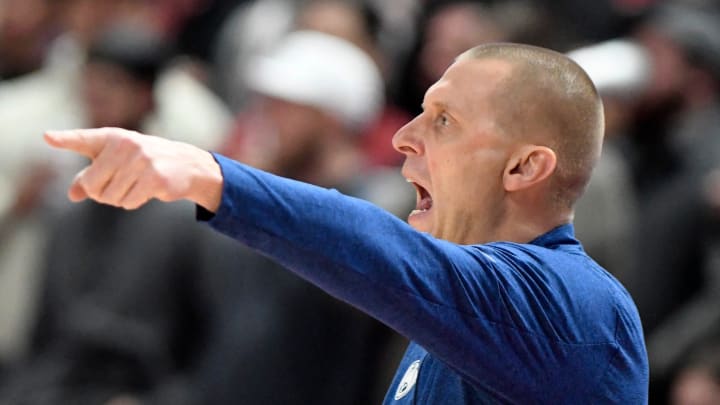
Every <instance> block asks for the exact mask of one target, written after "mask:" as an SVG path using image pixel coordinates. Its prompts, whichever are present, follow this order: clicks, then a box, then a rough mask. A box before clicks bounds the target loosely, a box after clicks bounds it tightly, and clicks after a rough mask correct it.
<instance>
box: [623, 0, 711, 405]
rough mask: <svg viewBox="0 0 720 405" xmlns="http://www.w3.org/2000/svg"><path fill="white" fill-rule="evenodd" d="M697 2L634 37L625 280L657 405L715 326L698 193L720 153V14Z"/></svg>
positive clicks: (661, 13)
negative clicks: (631, 249) (684, 358)
mask: <svg viewBox="0 0 720 405" xmlns="http://www.w3.org/2000/svg"><path fill="white" fill-rule="evenodd" d="M703 3H705V2H702V1H695V2H691V1H685V2H667V3H664V4H662V5H661V6H660V7H658V8H657V9H656V10H655V12H654V13H652V14H651V15H650V16H649V17H648V18H647V20H646V21H644V22H643V23H642V24H641V25H640V26H639V27H638V29H637V31H636V32H635V33H634V35H633V39H634V40H635V41H637V43H638V44H640V45H641V46H643V47H644V48H645V49H646V51H647V52H648V54H649V55H650V58H651V61H652V74H651V75H649V78H650V81H649V83H648V87H647V89H646V91H645V92H643V94H642V95H641V97H640V98H639V100H638V102H637V103H636V105H635V108H634V109H633V111H634V112H635V113H636V115H635V117H634V120H633V126H632V128H631V134H632V136H631V137H627V138H626V141H627V145H626V146H627V148H626V151H627V152H628V155H627V156H629V158H630V160H629V162H630V164H631V167H632V170H633V174H634V182H635V184H636V187H637V192H638V193H637V195H638V197H639V207H640V209H639V211H638V212H639V214H640V215H639V221H638V229H637V235H638V242H637V254H638V257H639V258H640V262H639V263H638V265H637V266H636V268H635V270H634V271H632V272H630V273H629V277H627V278H626V279H625V280H624V282H625V284H626V286H627V287H628V290H629V291H630V293H631V294H632V295H633V297H634V299H635V301H636V304H637V305H638V309H639V310H640V314H641V318H642V319H643V326H644V328H645V333H646V339H647V343H648V355H649V359H650V368H651V377H652V381H651V387H652V392H651V398H652V399H653V400H656V401H658V400H660V398H663V397H664V396H665V394H664V392H665V388H666V383H667V378H668V377H669V375H670V373H671V371H672V369H673V367H675V366H677V364H678V360H679V358H680V356H681V355H682V354H683V353H685V352H686V351H687V349H688V348H689V347H690V346H691V345H692V344H693V343H694V342H697V341H698V340H700V339H702V338H703V337H704V336H706V335H707V333H708V332H709V330H710V329H712V328H714V327H715V325H716V324H717V322H718V321H719V320H720V313H718V311H716V310H714V309H715V308H720V306H719V305H718V302H719V301H718V296H717V293H716V291H717V288H716V286H715V282H716V281H715V280H717V278H718V277H717V276H716V274H715V273H717V272H718V269H719V268H718V267H717V264H713V262H715V261H714V260H713V259H712V258H713V256H716V254H715V253H714V252H713V251H714V250H715V249H716V246H717V242H716V239H717V231H716V229H717V218H716V217H715V216H713V215H712V214H711V208H712V207H711V204H710V201H709V200H708V198H707V195H708V194H707V191H706V185H707V181H706V179H707V178H708V176H709V175H710V174H711V173H712V171H713V169H715V168H716V167H717V156H719V155H720V142H718V140H719V139H720V132H718V131H719V128H720V98H719V97H718V95H719V94H720V93H719V91H720V74H719V73H720V58H718V55H720V15H719V14H718V9H717V6H716V5H714V4H712V3H710V2H707V4H703Z"/></svg>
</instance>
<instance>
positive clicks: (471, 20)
mask: <svg viewBox="0 0 720 405" xmlns="http://www.w3.org/2000/svg"><path fill="white" fill-rule="evenodd" d="M420 27H421V29H422V32H420V33H419V34H418V40H417V45H416V50H415V51H414V52H413V53H412V54H411V55H409V60H408V63H407V68H404V69H403V70H402V71H400V72H399V74H400V75H401V76H400V77H399V80H400V82H399V84H398V86H399V88H398V89H397V90H396V93H397V95H396V96H395V97H396V98H397V100H396V101H397V104H398V105H399V106H400V107H402V108H403V109H405V110H406V111H407V112H408V113H409V114H410V115H412V116H415V115H417V114H419V113H420V112H421V105H422V99H423V96H424V94H425V90H427V88H428V87H429V86H430V85H431V84H432V83H434V82H436V81H437V80H438V79H439V78H440V76H441V75H442V73H443V72H444V71H445V69H446V68H447V67H448V66H450V64H451V63H452V62H453V60H454V59H455V57H456V56H457V55H458V54H460V53H461V52H462V51H464V50H466V49H468V48H471V47H472V46H474V45H477V44H480V43H483V42H500V41H504V40H508V33H507V32H506V31H505V29H504V27H502V26H501V25H500V23H499V21H498V20H497V19H496V18H495V16H494V15H493V14H492V11H491V10H490V9H489V8H488V7H487V6H484V5H482V4H480V3H478V2H476V1H451V2H436V3H434V4H433V6H432V7H430V8H429V9H428V10H427V11H426V14H425V16H423V17H421V20H420Z"/></svg>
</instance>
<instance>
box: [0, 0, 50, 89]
mask: <svg viewBox="0 0 720 405" xmlns="http://www.w3.org/2000/svg"><path fill="white" fill-rule="evenodd" d="M51 3H52V1H51V0H3V2H2V3H0V80H6V79H13V78H15V77H18V76H22V75H25V74H28V73H31V72H34V71H36V70H38V69H40V68H41V67H42V66H43V64H44V62H45V56H46V55H47V48H48V46H49V45H50V41H51V40H52V34H53V32H52V31H53V30H52V28H51V22H52V20H51V18H50V17H51V16H52V4H51Z"/></svg>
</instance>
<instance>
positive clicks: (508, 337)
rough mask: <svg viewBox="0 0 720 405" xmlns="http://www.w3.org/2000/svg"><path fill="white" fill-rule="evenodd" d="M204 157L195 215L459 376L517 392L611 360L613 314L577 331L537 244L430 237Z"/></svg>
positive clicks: (333, 194) (568, 299)
mask: <svg viewBox="0 0 720 405" xmlns="http://www.w3.org/2000/svg"><path fill="white" fill-rule="evenodd" d="M215 158H216V160H217V161H218V163H219V164H220V167H221V170H222V172H223V177H224V185H223V195H222V201H221V204H220V207H219V209H218V211H217V212H216V213H215V214H214V215H211V214H208V213H206V212H205V213H204V212H199V214H198V215H199V219H201V220H207V221H208V222H209V224H210V225H211V226H212V227H213V228H215V229H216V230H218V231H220V232H222V233H225V234H227V235H229V236H231V237H233V238H235V239H237V240H238V241H240V242H242V243H243V244H246V245H248V246H250V247H251V248H253V249H255V250H257V251H259V252H260V253H262V254H264V255H267V256H269V257H271V258H273V259H274V260H276V261H278V262H279V263H281V264H283V265H284V266H285V267H287V268H288V269H290V270H292V271H293V272H295V273H297V274H298V275H300V276H301V277H303V278H305V279H307V280H309V281H310V282H312V283H314V284H316V285H318V286H319V287H321V288H322V289H324V290H325V291H327V292H328V293H330V294H331V295H333V296H335V297H337V298H339V299H341V300H343V301H346V302H348V303H350V304H352V305H354V306H356V307H358V308H360V309H362V310H363V311H365V312H367V313H368V314H370V315H372V316H373V317H375V318H377V319H379V320H381V321H382V322H384V323H386V324H387V325H389V326H390V327H392V328H394V329H395V330H397V331H398V332H400V333H401V334H403V335H405V336H406V337H408V338H410V339H411V340H413V341H415V342H417V343H418V344H420V345H421V346H422V347H424V348H425V349H427V350H428V352H430V353H432V354H433V355H435V356H437V357H438V358H439V359H440V360H442V361H443V362H445V363H446V364H447V365H448V366H449V367H451V368H452V369H454V370H455V371H456V372H458V373H460V374H461V375H463V376H464V378H466V379H467V380H468V381H469V382H470V383H472V384H474V385H476V386H480V387H484V388H489V389H492V390H493V391H495V393H496V394H497V396H498V397H502V396H503V395H504V394H503V392H505V393H507V392H516V393H518V395H520V396H522V397H527V396H528V395H530V396H531V395H533V393H535V394H537V393H540V392H543V390H544V389H545V388H546V384H559V383H561V384H564V382H565V381H567V379H566V378H565V379H563V375H573V374H576V375H578V376H579V377H580V378H585V379H587V381H594V383H593V384H597V383H598V382H599V381H600V380H602V379H603V378H604V377H605V375H606V374H607V372H606V371H607V370H606V368H605V367H602V368H600V367H594V368H592V369H591V370H589V369H587V368H585V367H583V366H582V364H583V362H601V363H602V364H608V363H610V360H611V356H612V355H613V354H614V352H615V351H616V349H617V344H616V342H615V340H614V335H615V334H616V327H617V321H616V319H598V320H597V321H599V322H603V323H606V324H607V325H608V328H607V330H606V331H601V332H599V333H598V334H597V335H596V336H593V337H591V338H590V339H589V340H588V339H587V336H586V335H584V334H585V333H586V332H585V331H584V327H583V326H584V325H582V324H581V323H577V324H576V323H574V321H573V319H574V318H575V314H574V312H573V311H577V310H579V309H578V308H577V305H575V304H572V300H573V295H574V294H576V293H575V292H572V291H570V290H571V286H568V285H566V284H563V283H560V284H559V285H556V286H555V287H552V288H553V289H554V290H555V291H559V294H557V296H553V295H552V294H550V293H549V292H548V291H549V288H550V287H549V286H550V285H553V284H556V283H557V279H555V278H553V277H552V276H550V278H547V275H544V274H543V273H542V272H538V270H542V269H540V268H539V267H537V266H536V265H535V263H536V262H537V263H539V262H542V261H543V260H542V259H544V258H542V259H541V258H538V256H537V254H536V253H537V252H534V251H533V250H527V251H525V250H523V249H521V248H519V247H517V246H515V245H512V244H508V245H503V244H498V245H475V246H461V245H456V244H452V243H449V242H446V241H442V240H438V239H436V238H433V237H431V236H429V235H427V234H424V233H420V232H417V231H415V230H414V229H412V228H411V227H409V226H408V225H407V224H406V223H405V222H403V221H401V220H399V219H397V218H395V217H394V216H392V215H390V214H389V213H386V212H385V211H383V210H381V209H380V208H378V207H376V206H374V205H372V204H370V203H367V202H365V201H362V200H359V199H355V198H351V197H347V196H344V195H342V194H340V193H338V192H337V191H334V190H328V189H323V188H319V187H316V186H312V185H308V184H305V183H300V182H296V181H293V180H288V179H285V178H281V177H277V176H274V175H271V174H268V173H265V172H262V171H259V170H255V169H253V168H250V167H248V166H245V165H242V164H239V163H237V162H234V161H231V160H229V159H227V158H225V157H223V156H221V155H215ZM548 265H553V263H550V264H548ZM587 288H591V287H587ZM580 293H581V294H582V292H580ZM557 301H561V302H557ZM565 304H567V305H565ZM598 316H600V317H602V316H603V314H598ZM556 319H558V320H564V321H560V322H556V321H555V320H556ZM589 348H590V349H592V350H588V349H589ZM573 359H574V360H573ZM571 360H572V361H571ZM518 381H522V382H524V383H526V384H524V385H523V384H517V382H518ZM567 389H568V390H573V389H574V390H576V391H577V390H578V387H573V386H572V384H571V383H568V387H567ZM566 392H567V391H566ZM507 399H512V398H507Z"/></svg>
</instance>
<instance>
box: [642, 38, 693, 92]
mask: <svg viewBox="0 0 720 405" xmlns="http://www.w3.org/2000/svg"><path fill="white" fill-rule="evenodd" d="M636 39H637V40H638V41H639V42H640V44H642V46H643V47H645V49H646V50H647V51H648V53H649V55H650V58H651V60H652V66H653V72H652V76H651V80H650V85H649V88H648V90H647V94H646V96H645V97H646V102H648V103H650V104H654V103H663V102H665V101H667V100H671V99H674V98H676V97H679V96H680V95H681V94H682V92H683V90H684V87H685V84H686V79H687V77H688V76H689V75H688V70H689V66H688V64H687V62H686V60H685V57H684V54H683V51H682V49H681V48H680V47H679V46H678V45H677V44H675V43H674V42H673V41H672V40H670V39H669V38H667V37H666V36H664V35H663V34H662V33H660V32H658V31H657V30H655V29H653V28H651V27H648V28H645V29H643V30H641V31H639V32H638V33H637V34H636Z"/></svg>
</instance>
